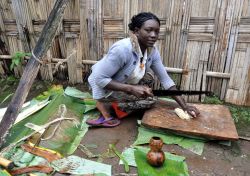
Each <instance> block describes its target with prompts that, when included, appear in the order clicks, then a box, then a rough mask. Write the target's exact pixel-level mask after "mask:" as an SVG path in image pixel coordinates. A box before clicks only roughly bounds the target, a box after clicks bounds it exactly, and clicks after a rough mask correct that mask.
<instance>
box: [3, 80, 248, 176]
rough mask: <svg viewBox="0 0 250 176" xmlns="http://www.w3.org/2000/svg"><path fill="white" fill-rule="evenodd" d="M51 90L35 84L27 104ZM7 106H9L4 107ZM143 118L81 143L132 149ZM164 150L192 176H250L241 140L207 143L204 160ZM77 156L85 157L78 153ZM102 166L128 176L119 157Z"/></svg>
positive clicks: (130, 119) (133, 170)
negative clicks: (179, 158) (183, 162)
mask: <svg viewBox="0 0 250 176" xmlns="http://www.w3.org/2000/svg"><path fill="white" fill-rule="evenodd" d="M48 86H49V84H48V83H44V82H43V83H41V82H38V81H37V82H35V84H34V85H33V86H32V88H31V91H30V92H29V94H28V98H27V100H28V99H31V98H32V97H34V96H36V95H38V94H39V93H40V92H42V91H45V90H46V89H47V88H48ZM64 86H66V85H64ZM1 87H2V88H3V87H4V86H3V85H1ZM13 87H15V86H13ZM75 87H77V88H78V89H79V90H86V87H85V86H83V85H76V86H75ZM0 93H1V92H0ZM6 104H7V102H6V103H4V104H2V105H1V106H4V105H6ZM142 116H143V114H142V113H135V114H131V115H130V116H129V117H127V118H125V119H123V120H122V123H121V125H119V126H118V127H115V128H91V129H89V131H88V132H87V134H86V135H85V137H84V138H83V140H82V142H81V143H82V144H84V145H90V144H92V145H96V146H97V147H96V148H93V149H91V152H93V153H94V154H100V153H104V152H105V151H106V150H107V149H108V146H109V144H112V143H116V148H117V149H118V150H119V151H123V149H124V148H125V147H129V146H130V145H131V144H132V143H133V142H134V141H135V139H136V136H137V120H138V119H141V118H142ZM244 125H245V123H244ZM244 128H246V130H244V129H243V128H242V127H241V126H237V129H238V130H239V131H240V133H239V135H241V134H244V136H248V137H249V136H250V133H249V126H248V125H247V126H246V125H245V126H244ZM163 150H164V151H168V152H171V153H175V154H177V155H181V156H185V157H186V162H187V165H188V170H189V174H190V176H248V175H250V164H249V163H250V141H246V140H238V141H235V142H232V145H231V146H224V145H220V144H218V143H216V142H208V143H206V144H205V147H204V151H203V153H202V155H201V156H199V155H197V154H194V153H192V152H190V151H188V150H186V149H183V148H181V147H179V146H177V145H164V147H163ZM75 154H76V155H78V156H81V157H86V155H85V154H84V153H83V152H82V151H81V150H79V149H78V150H77V151H76V152H75ZM93 160H96V159H93ZM103 163H106V164H111V165H112V175H125V171H124V167H123V165H119V164H118V158H117V157H115V158H107V159H104V161H103ZM136 173H137V171H136V168H133V167H130V173H129V174H128V175H131V176H132V175H136ZM56 175H59V174H56Z"/></svg>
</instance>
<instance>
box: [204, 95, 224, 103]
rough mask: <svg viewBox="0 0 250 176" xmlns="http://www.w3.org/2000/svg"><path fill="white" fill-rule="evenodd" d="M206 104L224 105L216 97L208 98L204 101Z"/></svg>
mask: <svg viewBox="0 0 250 176" xmlns="http://www.w3.org/2000/svg"><path fill="white" fill-rule="evenodd" d="M203 103H205V104H223V101H221V100H220V99H219V97H217V96H216V95H213V96H206V97H205V99H204V102H203Z"/></svg>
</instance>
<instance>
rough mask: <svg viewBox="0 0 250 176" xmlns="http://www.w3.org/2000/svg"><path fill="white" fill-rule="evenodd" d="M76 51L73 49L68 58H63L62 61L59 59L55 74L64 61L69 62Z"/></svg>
mask: <svg viewBox="0 0 250 176" xmlns="http://www.w3.org/2000/svg"><path fill="white" fill-rule="evenodd" d="M75 53H76V50H75V49H74V50H73V51H72V53H71V54H70V55H69V56H68V57H67V58H66V59H61V61H59V62H58V63H57V64H56V66H55V70H54V71H53V75H54V74H55V73H56V72H57V71H58V67H59V66H60V65H61V64H63V63H64V62H67V61H68V60H69V58H71V57H72V56H73V54H75Z"/></svg>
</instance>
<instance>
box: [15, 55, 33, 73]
mask: <svg viewBox="0 0 250 176" xmlns="http://www.w3.org/2000/svg"><path fill="white" fill-rule="evenodd" d="M25 56H31V53H25V52H16V53H15V54H14V55H13V56H12V57H11V60H12V62H11V65H10V70H13V69H14V67H16V66H18V65H20V64H21V62H22V60H23V59H24V57H25Z"/></svg>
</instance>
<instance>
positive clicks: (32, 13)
mask: <svg viewBox="0 0 250 176" xmlns="http://www.w3.org/2000/svg"><path fill="white" fill-rule="evenodd" d="M54 2H55V0H43V1H37V0H26V1H22V0H13V1H9V0H1V1H0V39H1V41H3V42H4V44H5V46H6V48H7V50H8V51H7V52H4V53H3V52H2V51H4V48H1V50H0V52H1V54H2V55H3V54H4V55H6V54H10V55H12V54H14V53H15V52H17V51H26V52H29V51H31V50H32V48H33V47H34V45H35V43H36V40H37V38H38V37H39V35H40V32H41V30H42V27H43V25H44V24H45V21H46V20H47V18H48V15H49V13H50V11H51V9H52V7H53V4H54ZM142 11H150V12H153V13H154V14H156V15H157V16H158V17H159V18H160V21H161V29H160V34H159V40H158V41H157V43H156V47H157V48H158V49H159V51H160V54H161V56H162V60H163V63H164V64H165V66H166V67H168V68H167V69H168V70H169V71H170V74H172V73H174V75H172V76H173V78H174V79H175V80H177V81H176V83H177V84H178V86H179V87H180V88H181V89H190V90H191V89H192V90H211V91H213V92H214V93H215V94H216V95H218V96H219V97H220V99H223V100H226V101H227V102H231V103H237V104H244V105H250V95H249V94H250V83H249V82H250V81H249V80H250V78H249V77H250V68H249V67H250V63H249V62H250V61H249V51H250V0H71V1H69V3H68V6H67V7H66V9H65V14H64V19H63V21H62V22H61V24H60V26H59V29H58V31H57V35H56V37H55V39H54V41H53V42H52V44H51V47H50V49H49V51H48V52H47V55H46V56H45V57H46V58H45V59H44V60H46V63H45V64H44V65H42V66H41V69H40V73H39V75H40V77H41V78H42V79H44V80H53V79H54V78H61V79H68V81H69V83H72V84H75V83H82V82H83V80H84V81H86V79H87V75H88V74H89V72H90V71H89V69H90V67H91V65H92V64H93V63H94V61H97V60H99V59H100V58H102V57H103V56H104V55H105V54H106V53H107V51H108V49H109V47H110V46H111V45H112V44H113V43H114V42H116V41H117V40H120V39H122V38H124V37H128V33H129V29H128V24H129V23H130V19H131V17H132V16H133V15H135V14H137V13H139V12H142ZM27 46H28V47H27ZM1 47H3V46H2V45H1ZM74 49H76V53H75V55H74V56H72V58H71V59H70V60H67V61H65V59H66V58H67V57H68V56H69V55H70V54H71V52H72V51H73V50H74ZM1 58H3V60H1V62H0V64H1V65H0V76H1V77H3V76H4V74H6V73H7V71H6V65H8V64H7V62H6V61H8V63H10V62H9V61H10V56H1V55H0V59H1ZM4 58H5V60H4ZM6 58H8V59H9V60H6ZM25 63H26V61H23V65H20V66H18V67H16V68H15V70H14V74H15V75H16V76H20V75H21V74H22V69H23V66H25ZM58 63H59V64H58ZM60 63H61V66H58V65H60ZM58 68H59V69H58ZM173 70H175V71H173ZM176 70H177V71H176ZM158 86H159V85H158V84H156V85H155V88H157V87H158ZM186 99H187V100H188V101H198V100H200V99H202V100H203V99H204V96H202V97H199V96H190V97H186Z"/></svg>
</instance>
